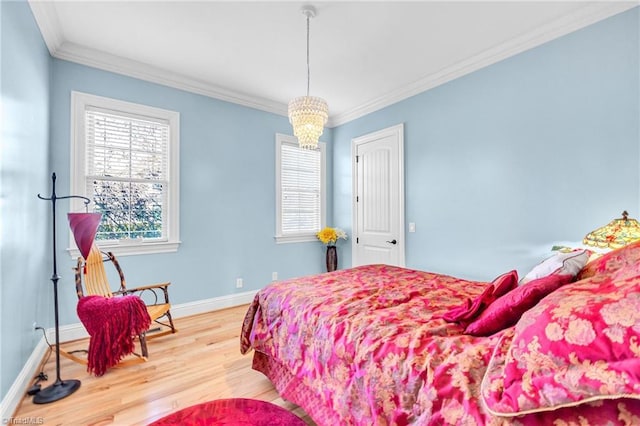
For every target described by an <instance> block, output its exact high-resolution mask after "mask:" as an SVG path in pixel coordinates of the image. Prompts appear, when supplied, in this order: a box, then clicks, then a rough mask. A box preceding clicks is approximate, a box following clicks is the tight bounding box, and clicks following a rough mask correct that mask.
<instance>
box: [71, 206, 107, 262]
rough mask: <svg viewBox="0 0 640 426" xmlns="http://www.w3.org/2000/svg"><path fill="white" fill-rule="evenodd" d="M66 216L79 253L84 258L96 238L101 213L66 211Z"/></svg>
mask: <svg viewBox="0 0 640 426" xmlns="http://www.w3.org/2000/svg"><path fill="white" fill-rule="evenodd" d="M67 217H68V218H69V227H70V228H71V232H72V233H73V238H74V239H75V240H76V245H77V246H78V249H79V250H80V254H82V257H83V258H85V259H86V258H87V257H88V256H89V252H90V251H91V246H92V245H93V240H94V239H95V238H96V233H97V232H98V226H100V219H102V213H67Z"/></svg>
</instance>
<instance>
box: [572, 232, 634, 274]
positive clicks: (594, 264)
mask: <svg viewBox="0 0 640 426" xmlns="http://www.w3.org/2000/svg"><path fill="white" fill-rule="evenodd" d="M638 262H640V240H638V241H636V242H635V243H631V244H627V245H626V246H622V247H620V248H618V249H615V250H613V251H610V252H609V253H607V254H605V255H602V256H600V257H598V258H597V259H595V260H593V261H591V262H589V263H587V264H586V265H585V267H584V268H582V270H581V271H580V273H579V274H578V279H579V280H581V279H584V278H590V277H593V276H594V275H599V274H609V273H612V272H615V271H617V270H618V269H620V268H622V267H623V266H625V265H631V264H634V263H638Z"/></svg>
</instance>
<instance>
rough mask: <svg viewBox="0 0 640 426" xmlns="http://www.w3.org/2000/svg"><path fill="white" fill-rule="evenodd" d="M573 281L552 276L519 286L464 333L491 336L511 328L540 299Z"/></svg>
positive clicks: (564, 277)
mask: <svg viewBox="0 0 640 426" xmlns="http://www.w3.org/2000/svg"><path fill="white" fill-rule="evenodd" d="M572 279H573V276H571V275H556V274H551V275H547V276H546V277H543V278H538V279H536V280H533V281H529V282H528V283H526V284H525V285H521V286H518V287H516V288H515V289H513V290H511V291H510V292H509V293H507V294H505V295H504V296H502V297H500V298H498V299H497V300H496V301H495V302H493V303H492V304H490V305H489V306H488V307H487V308H486V309H485V310H484V311H483V312H482V313H481V314H480V316H478V318H476V320H475V321H473V322H472V323H471V324H469V325H468V326H467V328H466V329H465V330H464V332H465V333H466V334H471V335H473V336H489V335H491V334H494V333H496V332H498V331H500V330H504V329H505V328H507V327H511V326H512V325H513V324H515V323H516V322H518V320H519V319H520V317H521V316H522V314H524V313H525V312H526V311H527V310H529V309H530V308H532V307H533V306H535V304H536V303H538V302H539V301H540V299H542V298H543V297H545V296H546V295H547V294H549V293H551V292H552V291H554V290H555V289H557V288H558V287H560V286H561V285H563V284H567V283H568V282H570V281H571V280H572Z"/></svg>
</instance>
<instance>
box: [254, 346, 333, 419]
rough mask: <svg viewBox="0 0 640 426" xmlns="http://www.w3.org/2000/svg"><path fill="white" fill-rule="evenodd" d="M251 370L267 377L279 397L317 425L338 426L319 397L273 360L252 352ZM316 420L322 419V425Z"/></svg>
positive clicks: (331, 412)
mask: <svg viewBox="0 0 640 426" xmlns="http://www.w3.org/2000/svg"><path fill="white" fill-rule="evenodd" d="M253 369H254V370H256V371H259V372H261V373H262V374H264V375H265V376H267V378H268V379H269V380H271V383H273V385H274V387H275V388H276V390H277V391H278V393H279V394H280V396H281V397H283V398H284V399H286V400H288V401H291V402H293V403H294V404H296V405H298V406H300V407H301V408H302V409H303V410H304V411H305V412H306V413H307V414H308V415H309V416H310V417H311V418H312V419H313V421H314V422H316V423H317V424H318V425H323V424H326V425H337V424H340V422H341V420H340V419H339V418H338V417H337V416H336V414H335V413H334V412H333V411H331V410H330V409H327V408H326V407H325V406H323V405H322V404H320V403H319V400H320V397H319V395H317V394H316V393H314V392H313V391H312V390H311V389H310V388H309V387H308V386H307V385H305V384H304V382H303V381H302V380H300V379H298V378H297V377H295V376H293V375H292V374H291V373H290V372H289V370H288V369H287V368H286V367H285V366H283V365H282V364H281V363H279V362H278V361H276V360H275V359H273V358H271V357H269V356H268V355H265V354H264V353H262V352H260V351H254V352H253ZM317 419H322V423H320V422H319V421H318V420H317Z"/></svg>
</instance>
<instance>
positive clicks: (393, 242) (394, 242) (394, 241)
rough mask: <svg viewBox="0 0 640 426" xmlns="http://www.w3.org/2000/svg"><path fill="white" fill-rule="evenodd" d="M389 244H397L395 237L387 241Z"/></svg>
mask: <svg viewBox="0 0 640 426" xmlns="http://www.w3.org/2000/svg"><path fill="white" fill-rule="evenodd" d="M387 242H388V243H389V244H398V242H397V241H396V240H395V238H394V239H393V240H391V241H387Z"/></svg>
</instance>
